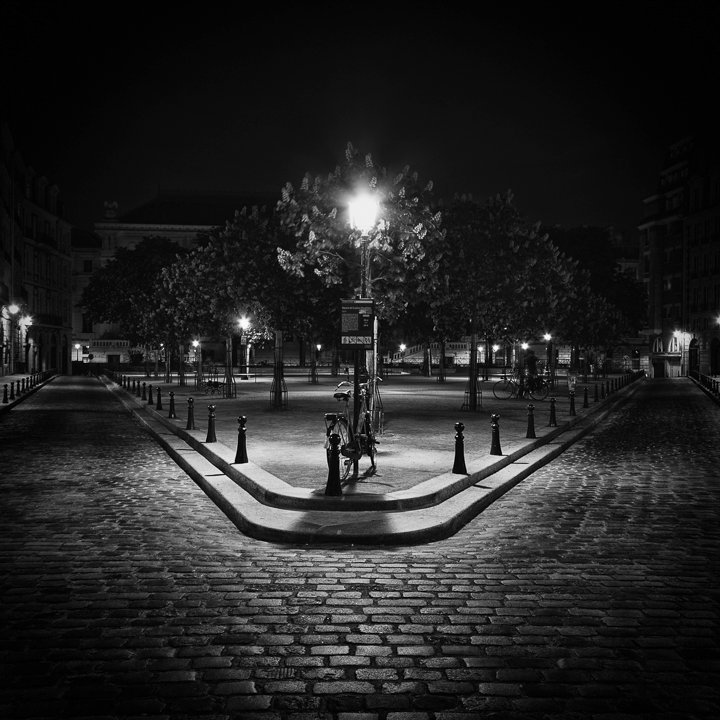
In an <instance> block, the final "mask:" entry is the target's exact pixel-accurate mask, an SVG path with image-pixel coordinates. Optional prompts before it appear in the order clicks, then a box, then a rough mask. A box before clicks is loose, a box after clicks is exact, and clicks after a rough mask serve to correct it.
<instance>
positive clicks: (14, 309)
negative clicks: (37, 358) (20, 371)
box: [7, 303, 20, 375]
mask: <svg viewBox="0 0 720 720" xmlns="http://www.w3.org/2000/svg"><path fill="white" fill-rule="evenodd" d="M19 312H20V307H19V306H18V305H16V304H15V303H12V304H11V305H8V307H7V317H8V320H9V321H10V323H9V324H10V362H9V363H8V374H10V375H13V374H14V372H15V323H16V321H17V316H18V314H19Z"/></svg>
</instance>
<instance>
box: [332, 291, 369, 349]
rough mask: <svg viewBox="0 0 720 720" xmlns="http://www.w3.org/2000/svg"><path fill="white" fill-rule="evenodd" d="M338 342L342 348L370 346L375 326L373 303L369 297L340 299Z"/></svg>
mask: <svg viewBox="0 0 720 720" xmlns="http://www.w3.org/2000/svg"><path fill="white" fill-rule="evenodd" d="M341 302H342V318H341V323H340V344H341V345H342V347H344V348H348V349H350V348H363V347H368V348H371V347H372V346H373V333H374V328H375V305H374V302H373V301H372V300H371V299H369V298H362V299H360V300H342V301H341Z"/></svg>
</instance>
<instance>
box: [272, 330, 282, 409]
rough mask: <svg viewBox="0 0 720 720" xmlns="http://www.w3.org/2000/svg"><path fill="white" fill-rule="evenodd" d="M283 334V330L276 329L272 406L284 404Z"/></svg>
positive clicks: (278, 406) (277, 406)
mask: <svg viewBox="0 0 720 720" xmlns="http://www.w3.org/2000/svg"><path fill="white" fill-rule="evenodd" d="M283 383H284V378H283V334H282V330H276V331H275V366H274V368H273V393H272V406H273V407H275V408H281V407H282V406H283Z"/></svg>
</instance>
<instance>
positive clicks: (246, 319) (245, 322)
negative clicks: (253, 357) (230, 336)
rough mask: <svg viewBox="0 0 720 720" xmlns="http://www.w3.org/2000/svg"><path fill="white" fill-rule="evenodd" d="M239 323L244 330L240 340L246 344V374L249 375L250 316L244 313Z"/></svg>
mask: <svg viewBox="0 0 720 720" xmlns="http://www.w3.org/2000/svg"><path fill="white" fill-rule="evenodd" d="M238 325H239V326H240V329H241V330H242V335H241V336H240V342H241V343H242V344H243V345H245V374H246V375H247V374H248V373H249V372H250V342H249V341H248V338H247V331H248V329H249V328H250V325H251V323H250V318H249V317H247V316H245V315H243V316H242V317H241V318H240V319H239V320H238Z"/></svg>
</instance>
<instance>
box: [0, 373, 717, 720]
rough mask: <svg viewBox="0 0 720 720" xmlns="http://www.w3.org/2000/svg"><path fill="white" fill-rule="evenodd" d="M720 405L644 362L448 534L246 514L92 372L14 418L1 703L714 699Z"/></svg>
mask: <svg viewBox="0 0 720 720" xmlns="http://www.w3.org/2000/svg"><path fill="white" fill-rule="evenodd" d="M719 435H720V408H719V407H718V406H717V405H715V404H714V403H712V402H711V401H710V400H709V399H707V398H706V397H705V396H704V395H703V393H702V392H701V391H700V390H699V389H697V388H696V387H695V386H694V385H693V384H692V383H691V382H690V381H686V380H672V381H652V382H647V383H646V384H645V386H644V387H643V388H642V389H641V390H640V392H639V393H637V395H636V396H635V398H634V399H633V400H632V401H631V402H630V403H628V404H627V405H626V406H625V407H624V408H623V409H621V410H620V411H619V413H618V414H616V415H615V416H614V417H613V420H612V421H611V422H610V421H607V422H605V423H603V424H601V425H600V426H599V427H598V428H597V429H596V430H595V431H593V432H592V433H591V434H590V435H588V436H586V438H585V439H584V440H582V441H581V442H579V443H578V444H576V445H575V446H573V447H572V448H571V449H570V450H568V451H567V452H566V453H564V454H563V455H562V456H561V457H560V458H558V459H557V460H555V461H554V462H552V463H551V464H549V465H547V466H546V467H545V468H543V469H542V470H541V471H539V472H537V473H536V474H534V475H533V476H531V477H530V478H528V479H526V480H525V481H523V482H522V483H521V484H520V485H518V486H517V487H516V488H514V489H513V490H512V491H511V492H510V493H508V494H507V495H505V496H503V497H502V498H501V499H500V500H498V501H497V502H496V503H495V504H494V505H492V506H491V507H490V508H489V509H487V510H486V511H485V512H483V513H482V514H481V515H479V516H478V517H477V518H476V519H475V520H473V521H472V522H471V523H470V524H469V525H467V526H466V527H465V528H464V529H462V530H461V531H460V532H459V533H458V534H457V535H455V536H454V537H452V538H450V539H448V540H444V541H442V542H437V543H432V544H429V545H424V546H415V547H405V548H392V549H388V548H372V547H370V548H367V547H362V548H353V547H349V548H346V547H337V548H336V547H322V548H314V547H291V546H283V545H281V544H271V543H265V542H261V541H256V540H252V539H249V538H246V537H244V536H243V535H242V534H240V533H239V532H238V530H237V529H236V528H235V527H234V526H233V525H232V524H231V523H230V522H229V521H228V520H227V519H226V517H225V516H224V515H223V514H222V513H221V512H220V510H218V509H217V508H216V507H215V505H214V504H213V503H212V502H211V501H210V500H208V499H207V498H206V497H205V496H204V495H203V493H202V492H201V491H200V490H199V489H198V488H197V486H196V485H195V484H194V483H193V482H192V481H191V480H190V479H189V478H188V477H187V476H185V475H184V474H183V473H182V472H180V471H179V469H178V468H177V467H176V466H175V465H174V464H173V463H172V462H171V461H170V460H169V459H168V458H167V457H166V456H165V455H164V453H163V452H162V451H161V449H160V448H159V446H158V445H157V444H156V443H155V441H154V440H153V439H152V438H151V437H150V436H149V435H147V434H146V433H145V432H144V431H143V430H142V429H141V428H140V426H139V425H137V424H136V423H135V421H134V420H133V419H132V418H131V417H130V416H129V415H128V414H127V413H125V412H122V410H121V406H120V404H119V403H118V402H117V401H116V400H115V399H114V398H113V397H112V395H111V394H110V393H109V392H108V391H107V390H106V389H105V388H104V387H103V386H102V385H101V384H100V383H99V382H97V381H95V380H93V379H90V378H82V379H81V378H57V379H56V380H55V381H53V382H52V383H50V384H49V385H47V386H46V387H44V388H42V389H41V390H40V391H39V392H38V393H37V394H35V395H34V396H32V397H29V398H27V400H25V401H24V402H23V403H21V404H20V405H18V406H16V407H15V408H13V409H12V411H11V412H9V413H7V414H6V415H5V417H4V418H3V419H2V420H0V448H1V449H2V450H1V452H2V460H1V462H2V467H3V475H2V481H1V484H0V490H1V491H2V494H1V495H0V497H1V498H2V502H1V505H0V511H1V512H2V531H1V534H0V587H1V592H2V597H1V599H2V606H1V609H0V613H1V617H2V643H1V644H0V663H1V666H2V677H3V683H2V685H1V686H0V717H2V718H4V719H5V720H11V719H14V718H56V717H69V718H83V717H92V718H118V717H123V718H126V717H127V718H129V717H154V718H185V717H187V718H208V719H210V718H239V719H241V720H254V719H256V718H257V719H258V720H259V719H262V720H329V719H331V718H333V719H335V718H336V719H337V720H470V719H471V718H472V719H473V720H475V719H477V718H508V719H513V718H528V719H529V718H537V719H538V720H540V719H541V718H542V719H543V720H545V719H550V718H563V719H564V718H571V719H573V718H577V719H579V718H592V719H593V720H596V719H601V718H602V719H606V718H607V719H608V720H622V719H624V718H646V719H648V720H655V719H667V720H692V719H694V718H703V719H706V718H707V719H708V720H709V719H710V718H717V717H720V697H719V695H720V693H719V691H718V687H719V684H718V680H719V679H720V678H719V672H718V671H719V670H720V658H719V656H718V591H717V586H716V584H714V583H715V582H716V580H717V572H718V554H719V553H718V549H719V548H720V524H719V523H718V514H719V513H720V502H719V500H720V497H719V496H720V489H719V486H718V467H720V445H719V444H718V437H719Z"/></svg>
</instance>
